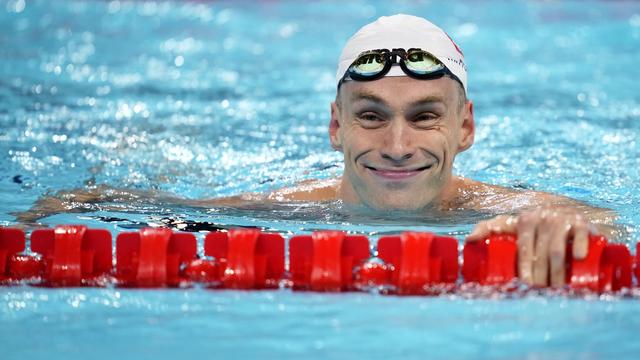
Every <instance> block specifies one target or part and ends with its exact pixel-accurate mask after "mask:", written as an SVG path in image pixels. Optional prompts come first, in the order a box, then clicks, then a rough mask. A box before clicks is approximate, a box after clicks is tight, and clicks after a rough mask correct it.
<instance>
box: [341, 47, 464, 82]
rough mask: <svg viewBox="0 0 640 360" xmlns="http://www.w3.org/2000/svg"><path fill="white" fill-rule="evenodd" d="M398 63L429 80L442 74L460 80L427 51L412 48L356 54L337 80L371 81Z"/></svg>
mask: <svg viewBox="0 0 640 360" xmlns="http://www.w3.org/2000/svg"><path fill="white" fill-rule="evenodd" d="M396 63H397V64H399V65H400V68H401V69H402V71H404V73H405V74H407V75H408V76H410V77H412V78H415V79H421V80H430V79H437V78H440V77H442V76H444V75H447V76H450V77H451V78H453V79H454V80H456V81H458V82H459V83H460V84H462V82H461V81H460V79H458V77H457V76H455V75H454V74H453V73H452V72H451V71H450V70H449V69H447V67H446V66H444V64H443V63H442V62H441V61H440V60H438V59H437V58H436V57H435V56H433V55H432V54H431V53H429V52H428V51H425V50H422V49H416V48H412V49H409V50H406V51H405V50H404V49H393V50H391V51H389V50H387V49H379V50H370V51H365V52H363V53H361V54H360V55H358V57H357V58H356V60H355V61H354V62H353V63H352V64H351V65H350V66H349V68H348V69H347V72H345V74H344V76H343V77H342V79H340V81H339V82H338V89H339V88H340V85H342V83H343V82H344V81H346V80H356V81H371V80H376V79H379V78H381V77H383V76H385V75H386V74H387V73H388V72H389V70H391V66H392V65H393V64H396Z"/></svg>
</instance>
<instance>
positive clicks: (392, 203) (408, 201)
mask: <svg viewBox="0 0 640 360" xmlns="http://www.w3.org/2000/svg"><path fill="white" fill-rule="evenodd" d="M370 200H371V201H368V202H366V203H367V205H368V206H369V207H371V208H374V209H376V210H385V211H389V210H390V211H419V210H424V209H425V208H429V207H431V205H432V204H431V202H429V201H426V200H425V199H420V198H417V197H416V196H389V197H383V198H373V199H370Z"/></svg>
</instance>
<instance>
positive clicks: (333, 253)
mask: <svg viewBox="0 0 640 360" xmlns="http://www.w3.org/2000/svg"><path fill="white" fill-rule="evenodd" d="M369 256H370V250H369V239H367V237H366V236H361V235H347V234H345V233H344V232H342V231H318V232H314V233H313V234H312V235H297V236H293V237H292V238H291V239H290V240H289V271H290V273H291V280H292V283H293V284H292V285H293V289H294V290H313V291H348V290H355V287H354V283H353V272H354V270H355V267H356V266H358V265H360V264H361V263H362V262H364V261H365V260H366V259H368V258H369Z"/></svg>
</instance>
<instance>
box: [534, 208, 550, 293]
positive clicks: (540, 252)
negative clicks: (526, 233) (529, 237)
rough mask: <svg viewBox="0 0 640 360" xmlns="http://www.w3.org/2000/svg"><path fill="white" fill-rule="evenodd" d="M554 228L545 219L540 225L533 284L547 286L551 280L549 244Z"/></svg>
mask: <svg viewBox="0 0 640 360" xmlns="http://www.w3.org/2000/svg"><path fill="white" fill-rule="evenodd" d="M551 233H552V226H551V222H550V221H545V220H544V219H543V220H542V221H541V222H540V223H538V226H537V230H536V239H535V252H534V256H533V284H534V285H540V286H546V285H547V282H548V279H549V243H550V242H551Z"/></svg>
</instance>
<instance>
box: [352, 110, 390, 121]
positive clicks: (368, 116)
mask: <svg viewBox="0 0 640 360" xmlns="http://www.w3.org/2000/svg"><path fill="white" fill-rule="evenodd" d="M358 119H360V120H362V121H369V122H377V121H383V120H384V119H383V118H381V117H380V116H379V115H378V114H375V113H370V112H367V113H362V114H358Z"/></svg>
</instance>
